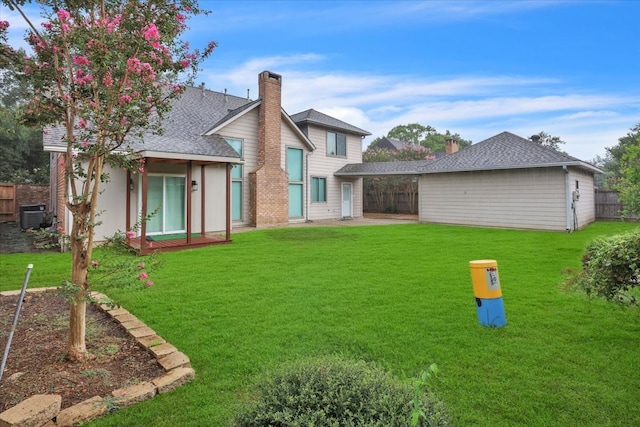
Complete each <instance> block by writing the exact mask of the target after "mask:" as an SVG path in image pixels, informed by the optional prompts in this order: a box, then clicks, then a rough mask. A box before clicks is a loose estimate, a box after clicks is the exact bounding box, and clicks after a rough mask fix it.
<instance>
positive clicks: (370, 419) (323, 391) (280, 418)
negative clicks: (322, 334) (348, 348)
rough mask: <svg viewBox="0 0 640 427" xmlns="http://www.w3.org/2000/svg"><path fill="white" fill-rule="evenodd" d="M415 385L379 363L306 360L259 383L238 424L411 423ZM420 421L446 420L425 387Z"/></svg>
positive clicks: (250, 426)
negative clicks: (422, 414)
mask: <svg viewBox="0 0 640 427" xmlns="http://www.w3.org/2000/svg"><path fill="white" fill-rule="evenodd" d="M413 394H414V389H413V388H412V387H411V386H410V385H406V384H402V383H400V382H399V381H397V380H395V379H394V378H393V377H392V376H391V375H390V374H388V373H387V372H385V371H384V370H383V369H381V368H379V367H377V366H374V365H371V364H367V363H365V362H362V361H357V362H356V361H350V360H346V359H343V358H339V357H322V358H317V359H312V360H304V361H298V362H296V363H293V364H291V365H289V366H286V367H284V368H282V369H280V370H278V371H277V372H275V373H273V374H271V375H269V376H267V377H266V378H264V379H262V380H261V381H260V382H259V383H258V384H257V389H256V394H255V399H254V400H252V401H251V402H249V403H248V404H247V405H246V406H245V408H244V409H243V410H242V411H241V412H240V413H239V414H237V415H236V417H235V419H234V425H235V426H238V427H258V426H265V427H266V426H281V427H284V426H287V427H296V426H299V427H303V426H304V427H308V426H315V427H321V426H336V427H337V426H340V427H343V426H353V427H356V426H380V427H382V426H411V425H412V424H411V414H412V410H413V407H414V406H413ZM421 403H422V405H421V407H422V409H423V410H424V414H425V416H426V419H424V418H422V419H421V420H420V422H419V424H417V425H420V426H445V425H448V421H447V416H446V413H445V410H444V405H443V404H442V403H440V402H439V401H437V400H436V399H435V397H434V396H433V395H432V394H430V393H426V392H423V393H422V398H421Z"/></svg>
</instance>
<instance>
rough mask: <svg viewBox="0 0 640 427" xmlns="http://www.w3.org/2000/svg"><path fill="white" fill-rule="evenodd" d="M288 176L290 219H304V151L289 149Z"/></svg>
mask: <svg viewBox="0 0 640 427" xmlns="http://www.w3.org/2000/svg"><path fill="white" fill-rule="evenodd" d="M287 174H288V175H289V218H300V217H302V214H303V212H302V205H303V201H304V166H303V155H302V150H301V149H299V148H287Z"/></svg>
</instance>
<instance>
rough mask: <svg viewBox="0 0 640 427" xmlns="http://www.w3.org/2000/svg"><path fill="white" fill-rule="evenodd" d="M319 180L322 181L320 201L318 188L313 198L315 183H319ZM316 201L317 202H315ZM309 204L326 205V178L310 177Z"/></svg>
mask: <svg viewBox="0 0 640 427" xmlns="http://www.w3.org/2000/svg"><path fill="white" fill-rule="evenodd" d="M320 180H322V181H324V194H323V196H324V198H323V199H324V200H321V198H320V197H319V196H320V187H318V190H317V193H316V196H317V197H315V198H314V189H315V188H316V182H318V183H319V182H320ZM316 199H317V200H316ZM311 203H327V177H326V176H312V177H311Z"/></svg>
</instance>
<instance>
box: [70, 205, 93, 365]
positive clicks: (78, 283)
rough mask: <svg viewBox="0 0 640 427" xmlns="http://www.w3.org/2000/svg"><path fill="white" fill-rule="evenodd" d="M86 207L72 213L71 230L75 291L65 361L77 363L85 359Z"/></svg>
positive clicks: (87, 252) (86, 294)
mask: <svg viewBox="0 0 640 427" xmlns="http://www.w3.org/2000/svg"><path fill="white" fill-rule="evenodd" d="M86 208H87V207H86V206H82V207H77V209H75V212H73V217H74V222H73V226H72V228H71V234H70V239H69V240H70V243H71V265H72V267H71V282H72V283H73V286H74V287H75V289H76V292H75V293H74V294H73V297H72V299H71V303H70V307H69V342H68V345H67V360H71V361H78V360H84V359H85V358H86V357H87V346H86V342H85V329H86V322H85V320H86V313H87V297H88V296H89V295H88V292H89V283H88V281H87V274H88V269H89V257H90V256H91V253H90V250H88V247H87V239H86V238H83V237H84V236H86V233H87V225H86V214H85V210H86Z"/></svg>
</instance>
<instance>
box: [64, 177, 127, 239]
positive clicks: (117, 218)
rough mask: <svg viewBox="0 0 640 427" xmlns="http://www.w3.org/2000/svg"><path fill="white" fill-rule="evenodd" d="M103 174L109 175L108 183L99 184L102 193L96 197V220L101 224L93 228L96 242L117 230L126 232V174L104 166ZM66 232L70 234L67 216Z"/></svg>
mask: <svg viewBox="0 0 640 427" xmlns="http://www.w3.org/2000/svg"><path fill="white" fill-rule="evenodd" d="M104 172H105V173H107V174H109V182H103V183H101V184H100V190H101V191H102V192H101V193H100V194H99V195H98V207H97V209H96V212H99V213H100V214H99V216H97V217H96V220H97V221H99V222H102V223H101V224H100V225H98V226H97V227H96V228H95V238H94V240H95V241H96V242H102V241H104V240H106V238H107V237H111V236H113V235H114V234H115V233H116V232H117V231H118V230H120V231H123V232H124V231H126V230H125V224H126V209H125V206H126V199H125V195H124V191H125V189H126V188H128V186H127V184H126V180H127V173H126V172H125V171H123V170H122V169H113V168H111V167H110V166H108V165H105V168H104ZM66 219H67V226H66V227H67V228H66V230H68V232H71V220H72V219H71V215H68V216H67V218H66Z"/></svg>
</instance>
